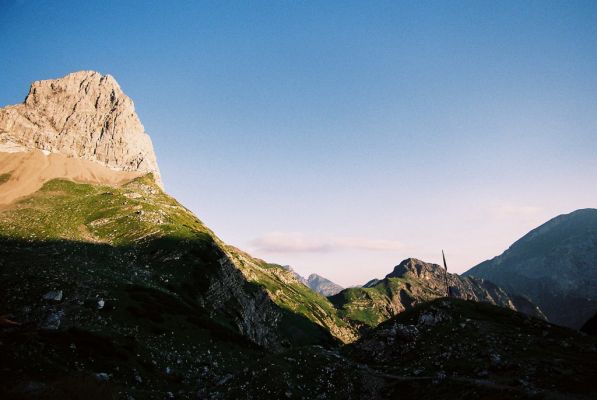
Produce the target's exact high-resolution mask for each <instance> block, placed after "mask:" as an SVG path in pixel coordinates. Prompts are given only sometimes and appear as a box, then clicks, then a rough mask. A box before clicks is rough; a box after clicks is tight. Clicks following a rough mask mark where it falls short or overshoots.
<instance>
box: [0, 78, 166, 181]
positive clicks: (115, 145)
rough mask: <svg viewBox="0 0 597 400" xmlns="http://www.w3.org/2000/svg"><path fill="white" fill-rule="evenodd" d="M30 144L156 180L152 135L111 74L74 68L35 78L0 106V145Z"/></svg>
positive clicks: (26, 146) (19, 147) (20, 147)
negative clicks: (18, 97)
mask: <svg viewBox="0 0 597 400" xmlns="http://www.w3.org/2000/svg"><path fill="white" fill-rule="evenodd" d="M35 149H37V150H44V151H46V152H50V153H60V154H64V155H67V156H69V157H77V158H81V159H86V160H90V161H95V162H98V163H100V164H103V165H105V166H107V167H109V168H111V169H113V170H118V171H137V172H151V173H153V174H154V176H155V178H156V181H157V182H158V183H159V184H160V185H161V181H160V174H159V169H158V165H157V161H156V157H155V153H154V151H153V145H152V143H151V139H150V138H149V136H148V135H147V133H146V132H145V129H144V127H143V125H142V124H141V121H140V120H139V117H138V116H137V114H136V112H135V107H134V104H133V101H132V100H131V99H130V98H129V97H128V96H127V95H126V94H124V92H123V91H122V89H121V88H120V86H119V85H118V83H117V82H116V80H115V79H114V78H113V77H112V76H110V75H102V74H100V73H98V72H95V71H79V72H74V73H71V74H68V75H66V76H64V77H62V78H58V79H49V80H42V81H36V82H34V83H33V84H32V85H31V88H30V89H29V94H28V95H27V97H26V99H25V101H24V102H23V103H22V104H18V105H14V106H8V107H5V108H2V109H0V151H10V152H16V151H28V150H35Z"/></svg>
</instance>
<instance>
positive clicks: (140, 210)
mask: <svg viewBox="0 0 597 400" xmlns="http://www.w3.org/2000/svg"><path fill="white" fill-rule="evenodd" d="M0 236H2V237H6V238H12V239H23V240H30V241H40V240H41V241H47V240H57V239H60V240H70V241H81V242H91V243H105V244H110V245H112V246H117V247H125V246H131V245H138V244H140V243H143V241H148V240H149V239H153V238H156V237H159V238H168V239H170V240H171V241H177V242H183V243H184V242H185V241H193V242H195V243H196V242H199V243H204V244H205V246H209V245H210V244H211V243H215V244H217V245H218V246H219V247H221V248H222V249H225V250H226V251H227V252H228V253H229V254H230V255H231V256H232V258H233V259H234V260H235V261H236V265H237V266H238V267H239V269H240V270H241V271H243V273H244V274H245V276H247V277H248V279H249V281H251V282H254V283H256V284H258V285H259V286H261V287H263V288H265V289H267V290H268V292H269V293H270V296H271V298H272V299H273V300H274V301H275V302H276V304H278V305H279V306H281V307H283V308H285V309H287V310H289V311H291V312H293V313H298V314H300V315H303V316H305V317H306V318H308V319H309V320H310V321H312V322H315V323H317V324H319V325H321V326H323V327H326V328H327V329H330V330H331V331H333V332H334V333H339V335H341V334H340V333H341V332H344V333H343V334H344V335H345V336H347V337H350V331H349V330H348V329H347V328H346V324H345V323H344V322H343V321H342V320H340V319H339V318H338V317H337V316H336V313H335V310H334V308H333V307H332V306H331V304H330V303H329V301H328V300H327V299H326V298H325V297H323V296H321V295H318V294H317V293H314V292H313V291H311V290H310V289H308V288H307V287H305V286H304V285H302V284H301V283H299V282H298V281H296V279H294V278H293V277H292V276H291V274H289V273H288V272H287V271H285V270H284V268H282V267H280V266H277V265H272V264H267V263H265V262H264V261H261V260H256V259H253V258H251V257H250V256H248V255H247V254H245V253H242V252H240V251H238V250H237V249H235V248H233V247H231V246H226V245H225V244H223V243H222V242H221V241H220V240H219V239H218V238H217V237H216V236H215V235H214V234H213V232H211V231H210V230H209V229H208V228H206V227H205V225H203V224H202V223H201V221H199V220H198V219H197V218H196V217H195V216H194V215H193V214H192V213H191V212H189V211H188V210H187V209H185V208H184V207H182V206H181V205H180V204H179V203H178V202H176V200H174V199H173V198H171V197H169V196H167V195H165V194H164V193H163V192H162V191H161V190H159V189H158V188H157V186H156V185H155V184H154V182H153V180H152V178H151V176H150V175H148V176H145V177H141V178H138V179H135V180H134V181H132V182H131V183H129V184H127V185H125V186H123V187H122V188H112V187H105V186H104V187H103V186H96V185H89V184H76V183H73V182H70V181H66V180H53V181H50V182H48V183H47V184H45V185H44V187H43V188H42V189H41V190H40V191H39V192H38V193H36V194H35V195H34V196H31V197H30V198H28V199H26V200H24V201H22V202H21V203H19V204H18V206H17V207H16V208H14V209H12V210H9V211H6V212H4V213H2V214H0ZM164 272H165V271H164ZM109 273H111V271H110V272H109ZM172 274H175V270H173V269H171V270H169V271H168V272H165V275H166V276H168V275H172Z"/></svg>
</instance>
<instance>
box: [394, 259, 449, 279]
mask: <svg viewBox="0 0 597 400" xmlns="http://www.w3.org/2000/svg"><path fill="white" fill-rule="evenodd" d="M443 274H444V269H443V267H441V266H439V265H437V264H430V263H426V262H424V261H421V260H418V259H416V258H407V259H406V260H404V261H402V262H401V263H400V264H398V265H397V266H396V267H394V270H393V271H392V272H391V273H389V274H388V275H386V278H402V277H404V276H407V275H411V276H413V277H416V278H423V279H430V278H434V277H437V276H439V275H441V276H443Z"/></svg>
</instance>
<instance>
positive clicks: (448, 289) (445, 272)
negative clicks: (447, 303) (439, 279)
mask: <svg viewBox="0 0 597 400" xmlns="http://www.w3.org/2000/svg"><path fill="white" fill-rule="evenodd" d="M442 258H443V259H444V269H445V271H444V277H445V280H446V295H447V296H448V297H450V286H448V264H446V255H445V254H444V251H443V250H442Z"/></svg>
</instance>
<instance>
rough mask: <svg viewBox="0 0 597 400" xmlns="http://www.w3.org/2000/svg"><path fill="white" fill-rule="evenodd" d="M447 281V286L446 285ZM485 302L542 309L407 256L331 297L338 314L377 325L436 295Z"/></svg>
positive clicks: (486, 283)
mask: <svg viewBox="0 0 597 400" xmlns="http://www.w3.org/2000/svg"><path fill="white" fill-rule="evenodd" d="M446 281H447V286H446ZM448 288H449V291H450V297H452V298H459V299H464V300H473V301H477V302H484V303H489V304H493V305H498V306H501V307H506V308H510V309H512V310H515V311H520V312H523V313H525V314H528V315H531V316H534V317H537V318H542V319H544V318H545V316H544V315H543V313H542V311H541V310H540V309H539V308H538V307H537V306H535V305H534V304H533V303H531V302H530V301H529V300H527V299H526V298H524V297H521V296H515V295H512V294H510V293H508V292H506V291H505V290H504V289H502V288H500V287H498V286H496V285H495V284H493V283H491V282H489V281H485V280H483V279H477V278H472V277H461V276H459V275H456V274H450V273H448V274H446V271H445V269H444V268H442V267H441V266H439V265H437V264H431V263H426V262H423V261H421V260H417V259H415V258H409V259H406V260H404V261H402V262H401V263H400V264H399V265H397V266H396V267H395V268H394V270H393V271H392V272H391V273H389V274H388V275H386V277H385V278H384V279H382V280H381V281H379V282H377V283H372V284H371V285H370V286H368V287H362V288H349V289H345V290H343V291H342V292H340V293H338V294H337V295H335V296H332V297H330V300H331V301H332V303H333V304H334V305H335V306H336V308H338V309H339V312H340V315H342V316H343V317H345V318H346V319H348V320H351V321H353V322H354V323H355V324H357V325H363V324H364V325H369V326H376V325H377V324H379V323H381V322H383V321H385V320H387V319H388V318H391V317H392V316H394V315H397V314H399V313H401V312H403V311H405V310H407V309H409V308H412V307H414V306H415V305H417V304H421V303H423V302H427V301H431V300H433V299H436V298H438V297H446V296H447V293H448Z"/></svg>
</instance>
